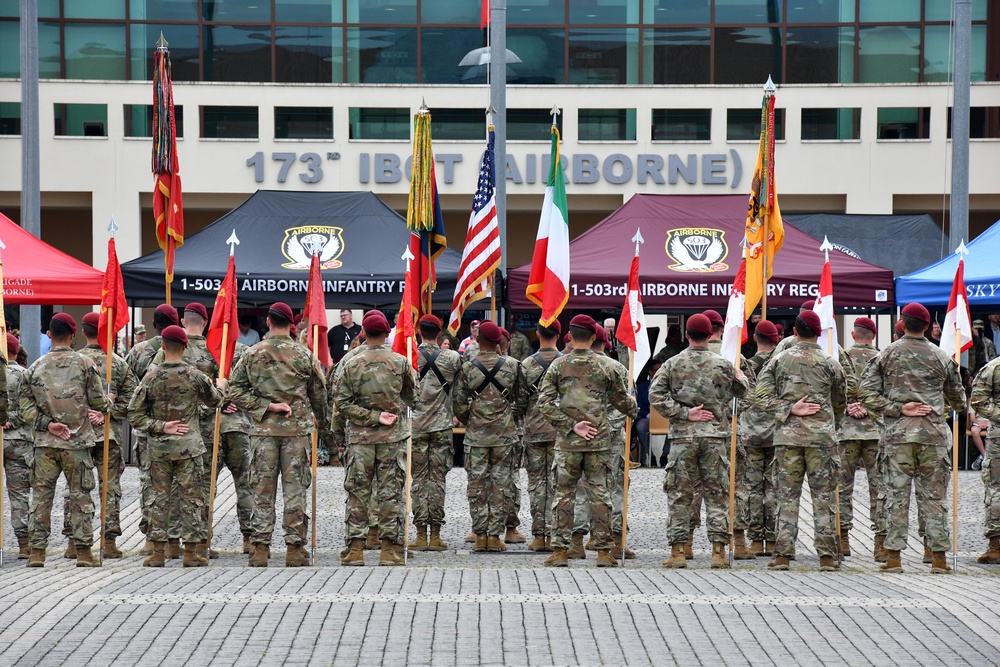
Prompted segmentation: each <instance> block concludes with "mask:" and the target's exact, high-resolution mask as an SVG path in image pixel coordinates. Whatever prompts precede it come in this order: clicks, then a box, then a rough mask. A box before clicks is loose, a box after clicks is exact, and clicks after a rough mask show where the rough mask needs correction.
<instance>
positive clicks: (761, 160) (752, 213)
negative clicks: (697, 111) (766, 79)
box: [744, 94, 785, 318]
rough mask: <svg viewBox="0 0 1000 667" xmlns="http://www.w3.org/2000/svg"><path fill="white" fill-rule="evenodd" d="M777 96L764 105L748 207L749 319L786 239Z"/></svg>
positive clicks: (768, 96)
mask: <svg viewBox="0 0 1000 667" xmlns="http://www.w3.org/2000/svg"><path fill="white" fill-rule="evenodd" d="M774 97H775V96H774V95H773V94H765V95H764V101H763V103H762V104H761V108H760V144H759V145H758V148H757V164H756V166H755V167H754V170H753V184H752V186H751V188H750V203H749V205H748V206H747V226H746V236H747V240H746V243H747V263H746V272H747V273H746V281H747V282H746V302H745V304H744V313H745V316H746V317H747V318H749V317H750V315H751V314H752V313H753V311H754V309H755V308H757V304H759V303H760V301H761V297H763V295H764V284H765V283H766V281H767V280H769V279H770V278H771V273H772V271H773V269H774V256H775V255H776V254H778V251H779V250H781V244H782V243H783V242H784V240H785V228H784V227H783V226H782V224H781V209H780V208H779V207H778V193H777V191H776V189H775V186H774ZM765 271H766V272H767V275H765Z"/></svg>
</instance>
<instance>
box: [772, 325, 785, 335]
mask: <svg viewBox="0 0 1000 667" xmlns="http://www.w3.org/2000/svg"><path fill="white" fill-rule="evenodd" d="M774 328H775V329H777V330H778V335H779V336H784V335H785V325H784V324H782V323H781V322H778V323H777V324H775V325H774Z"/></svg>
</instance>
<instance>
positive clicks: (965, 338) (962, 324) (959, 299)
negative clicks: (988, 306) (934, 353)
mask: <svg viewBox="0 0 1000 667" xmlns="http://www.w3.org/2000/svg"><path fill="white" fill-rule="evenodd" d="M962 249H963V250H964V246H963V248H962ZM970 319H971V318H970V317H969V302H968V301H967V300H966V298H965V260H963V259H962V256H961V255H959V256H958V270H957V271H955V282H953V283H952V284H951V298H950V299H948V313H947V314H946V315H945V316H944V324H943V325H942V326H941V349H942V350H944V351H945V352H947V353H948V356H950V357H955V358H956V359H957V358H958V356H959V355H960V354H962V353H963V352H965V351H966V350H968V349H969V348H970V347H972V323H971V322H970ZM956 339H958V340H957V342H958V347H957V348H956V346H955V343H956Z"/></svg>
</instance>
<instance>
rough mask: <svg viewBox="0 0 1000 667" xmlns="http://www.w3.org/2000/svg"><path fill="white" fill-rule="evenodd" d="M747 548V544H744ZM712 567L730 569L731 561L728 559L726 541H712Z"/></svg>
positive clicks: (714, 568)
mask: <svg viewBox="0 0 1000 667" xmlns="http://www.w3.org/2000/svg"><path fill="white" fill-rule="evenodd" d="M743 548H744V549H746V545H745V544H744V545H743ZM712 569H713V570H728V569H729V561H728V560H726V543H725V542H712Z"/></svg>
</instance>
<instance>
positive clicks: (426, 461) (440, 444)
mask: <svg viewBox="0 0 1000 667" xmlns="http://www.w3.org/2000/svg"><path fill="white" fill-rule="evenodd" d="M452 447H453V445H452V433H451V429H450V428H449V429H447V430H444V431H434V432H433V433H421V434H420V435H414V436H413V446H412V453H411V458H412V460H411V462H410V467H411V468H412V473H411V474H412V475H413V480H412V481H411V482H410V484H411V489H410V498H411V501H410V503H411V507H412V510H413V523H415V524H419V525H427V524H444V522H445V521H444V494H445V477H447V475H448V471H449V470H451V463H452V460H453V457H452Z"/></svg>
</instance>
